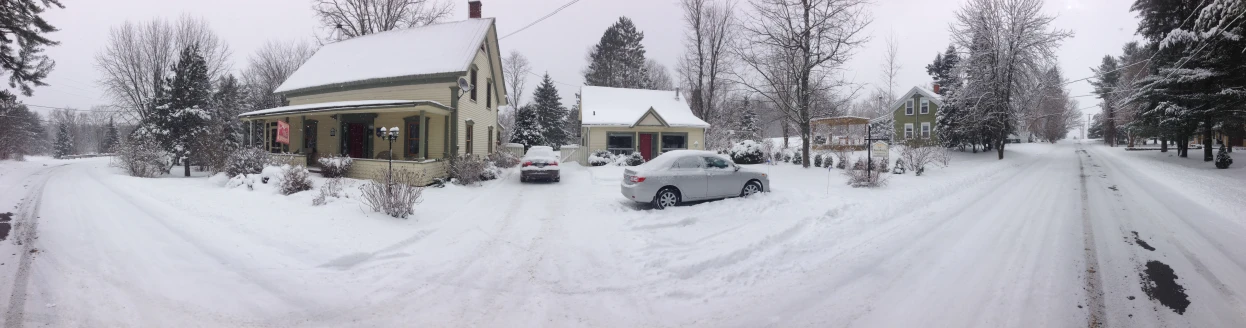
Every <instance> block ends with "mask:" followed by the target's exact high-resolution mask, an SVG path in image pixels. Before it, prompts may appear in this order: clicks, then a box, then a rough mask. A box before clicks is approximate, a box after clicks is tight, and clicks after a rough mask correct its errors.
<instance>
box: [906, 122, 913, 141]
mask: <svg viewBox="0 0 1246 328" xmlns="http://www.w3.org/2000/svg"><path fill="white" fill-rule="evenodd" d="M911 138H913V123H904V139H911Z"/></svg>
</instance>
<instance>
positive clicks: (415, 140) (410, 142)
mask: <svg viewBox="0 0 1246 328" xmlns="http://www.w3.org/2000/svg"><path fill="white" fill-rule="evenodd" d="M412 125H414V126H416V128H415V129H412V128H411V126H412ZM423 126H424V123H423V122H420V119H419V118H416V119H414V120H407V122H406V126H405V127H404V128H406V129H407V136H406V137H405V138H403V140H402V142H403V145H402V150H403V154H402V155H403V156H404V157H407V158H419V157H420V147H421V146H422V144H421V142H423V138H422V134H423V131H421V128H422V127H423ZM412 135H414V137H412ZM411 146H415V152H414V153H412V152H411Z"/></svg>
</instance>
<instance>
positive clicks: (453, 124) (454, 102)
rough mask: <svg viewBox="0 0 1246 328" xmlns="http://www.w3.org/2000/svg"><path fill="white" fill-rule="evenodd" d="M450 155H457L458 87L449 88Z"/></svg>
mask: <svg viewBox="0 0 1246 328" xmlns="http://www.w3.org/2000/svg"><path fill="white" fill-rule="evenodd" d="M449 122H450V147H449V148H450V150H449V151H450V154H451V155H453V156H458V154H459V86H458V85H453V86H450V121H449Z"/></svg>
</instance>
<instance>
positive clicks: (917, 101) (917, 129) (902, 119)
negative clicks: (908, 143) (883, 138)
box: [892, 92, 939, 142]
mask: <svg viewBox="0 0 1246 328" xmlns="http://www.w3.org/2000/svg"><path fill="white" fill-rule="evenodd" d="M922 98H923V96H922V94H921V93H920V92H918V93H914V94H913V95H912V96H911V97H909V98H906V101H905V102H902V103H901V104H900V105H899V106H897V107H896V108H895V109H894V110H892V117H894V118H895V131H896V134H895V140H896V141H904V140H905V139H904V124H906V123H909V124H913V137H914V138H917V139H920V138H921V123H922V122H929V123H930V140H934V141H936V142H937V141H938V140H939V136H938V133H936V132H935V127H936V126H937V124H936V122H937V120H938V119H937V117H938V114H937V113H938V112H939V105H938V104H935V102H934V100H933V99H929V100H930V112H929V113H926V114H922V113H921V106H922V103H921V99H922ZM907 99H912V100H913V115H906V114H905V112H904V110H905V104H907V103H908V102H907Z"/></svg>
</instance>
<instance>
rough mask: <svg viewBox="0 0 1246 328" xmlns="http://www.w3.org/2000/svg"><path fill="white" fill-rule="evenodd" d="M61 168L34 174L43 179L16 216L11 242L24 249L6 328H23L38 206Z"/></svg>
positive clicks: (37, 232)
mask: <svg viewBox="0 0 1246 328" xmlns="http://www.w3.org/2000/svg"><path fill="white" fill-rule="evenodd" d="M60 166H64V165H60ZM60 166H56V167H53V168H51V169H48V170H44V171H41V172H38V173H35V175H40V177H38V178H37V179H38V180H37V181H38V182H36V183H35V186H34V187H32V188H30V192H29V193H27V195H26V198H25V199H23V200H22V204H21V205H19V209H18V212H17V215H16V216H17V219H14V220H13V230H14V231H16V233H15V234H14V236H13V238H12V240H13V243H14V244H18V245H22V247H21V255H20V256H21V259H20V260H19V261H18V264H17V274H16V276H15V277H13V293H12V295H11V296H9V306H8V309H6V310H5V318H6V319H5V321H4V326H5V327H21V326H22V323H23V320H25V315H26V298H27V295H26V287H27V286H28V285H29V284H30V268H31V262H33V261H34V256H35V252H36V248H35V240H37V239H38V238H39V231H38V230H39V206H40V205H41V204H42V203H43V189H44V187H45V186H47V182H48V179H49V178H51V177H52V174H51V173H52V171H54V170H56V169H57V168H59V167H60Z"/></svg>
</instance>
